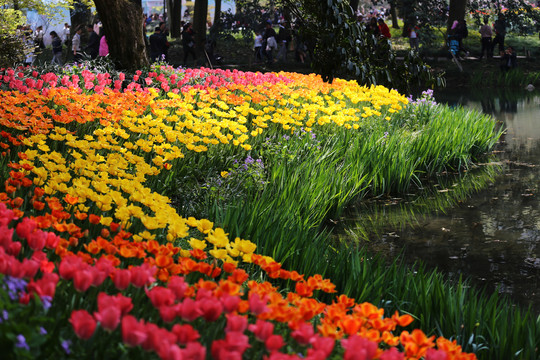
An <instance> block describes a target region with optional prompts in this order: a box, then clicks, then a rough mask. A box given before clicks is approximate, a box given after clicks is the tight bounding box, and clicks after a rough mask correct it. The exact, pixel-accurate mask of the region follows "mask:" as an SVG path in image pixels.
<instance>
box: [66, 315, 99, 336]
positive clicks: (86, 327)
mask: <svg viewBox="0 0 540 360" xmlns="http://www.w3.org/2000/svg"><path fill="white" fill-rule="evenodd" d="M69 322H70V323H71V325H72V326H73V330H74V331H75V334H76V335H77V336H78V337H79V338H81V339H83V340H88V339H90V338H91V337H92V335H93V334H94V331H95V330H96V325H97V324H96V320H94V318H93V317H92V315H90V314H89V313H88V312H87V311H86V310H74V311H73V312H72V313H71V318H70V319H69Z"/></svg>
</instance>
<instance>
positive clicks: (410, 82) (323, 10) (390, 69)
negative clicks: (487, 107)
mask: <svg viewBox="0 0 540 360" xmlns="http://www.w3.org/2000/svg"><path fill="white" fill-rule="evenodd" d="M283 4H284V6H285V7H286V8H288V9H290V10H291V12H293V13H294V14H295V16H296V17H297V21H298V22H299V23H300V32H301V34H302V35H303V37H304V38H306V39H311V40H312V41H314V44H315V46H314V50H313V63H312V66H313V69H314V70H315V72H317V73H319V74H320V75H321V76H322V77H323V79H324V80H325V81H332V80H333V79H334V78H336V77H346V78H352V79H356V80H358V82H359V83H361V84H379V85H386V86H388V87H391V88H396V89H399V90H402V91H407V90H410V89H411V88H413V87H414V86H416V85H423V86H433V85H435V84H436V83H437V84H438V85H440V84H442V83H443V80H442V79H441V78H439V77H437V78H435V77H434V76H433V75H432V73H431V72H430V68H429V66H427V65H425V64H424V63H423V61H422V60H421V58H420V57H419V56H418V54H417V53H415V52H410V53H408V54H407V55H406V56H405V59H404V61H398V60H397V58H396V55H395V53H394V51H393V50H392V49H391V47H390V43H389V42H388V41H387V40H385V39H377V38H375V37H374V36H372V35H371V34H368V33H366V32H365V30H364V28H363V27H362V24H360V23H359V22H358V21H356V18H355V16H354V15H353V12H352V8H351V7H350V6H349V5H348V3H347V2H345V1H342V0H325V1H319V0H303V1H301V2H293V1H290V0H283Z"/></svg>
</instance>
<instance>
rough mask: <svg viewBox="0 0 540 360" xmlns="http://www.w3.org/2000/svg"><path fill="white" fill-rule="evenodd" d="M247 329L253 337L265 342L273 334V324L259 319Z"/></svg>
mask: <svg viewBox="0 0 540 360" xmlns="http://www.w3.org/2000/svg"><path fill="white" fill-rule="evenodd" d="M248 329H249V331H251V332H252V333H253V334H254V335H255V337H256V338H257V339H259V340H261V341H266V339H268V338H269V337H270V335H272V334H273V332H274V324H272V323H271V322H268V321H264V320H260V319H259V320H257V322H256V323H255V324H251V325H249V326H248Z"/></svg>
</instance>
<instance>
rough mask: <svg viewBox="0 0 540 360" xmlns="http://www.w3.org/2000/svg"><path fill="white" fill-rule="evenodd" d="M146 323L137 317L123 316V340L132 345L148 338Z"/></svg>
mask: <svg viewBox="0 0 540 360" xmlns="http://www.w3.org/2000/svg"><path fill="white" fill-rule="evenodd" d="M147 336H148V335H147V334H146V328H145V326H144V323H142V322H141V323H139V322H138V321H137V319H135V317H133V316H131V315H126V316H124V317H123V318H122V340H123V341H124V342H125V343H126V344H128V345H130V346H138V345H141V344H142V343H143V342H144V341H145V340H146V338H147Z"/></svg>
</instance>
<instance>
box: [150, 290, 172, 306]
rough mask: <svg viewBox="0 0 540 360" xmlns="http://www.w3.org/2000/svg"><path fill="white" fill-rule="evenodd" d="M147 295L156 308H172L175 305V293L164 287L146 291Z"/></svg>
mask: <svg viewBox="0 0 540 360" xmlns="http://www.w3.org/2000/svg"><path fill="white" fill-rule="evenodd" d="M146 295H147V296H148V297H149V298H150V301H151V302H152V305H154V307H156V308H160V307H162V306H170V305H172V304H173V303H174V299H175V296H174V293H173V292H172V290H170V289H167V288H164V287H163V286H155V287H153V288H152V289H150V290H147V291H146Z"/></svg>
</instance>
